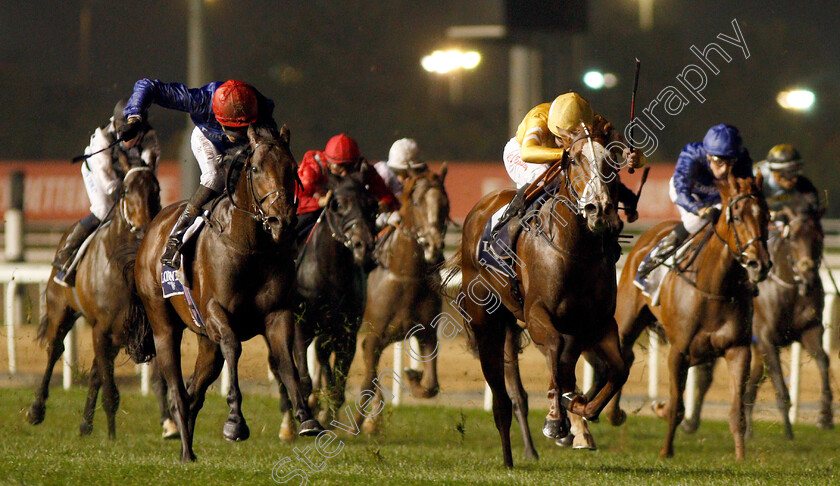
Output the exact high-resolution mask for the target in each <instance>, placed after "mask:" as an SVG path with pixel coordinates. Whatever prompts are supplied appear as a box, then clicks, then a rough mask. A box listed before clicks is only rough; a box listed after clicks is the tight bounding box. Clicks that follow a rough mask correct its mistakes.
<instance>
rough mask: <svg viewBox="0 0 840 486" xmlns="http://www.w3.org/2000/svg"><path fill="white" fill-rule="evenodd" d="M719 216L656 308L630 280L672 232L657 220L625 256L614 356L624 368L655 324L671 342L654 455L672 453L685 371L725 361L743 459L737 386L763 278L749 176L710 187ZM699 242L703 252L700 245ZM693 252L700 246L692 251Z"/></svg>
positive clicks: (763, 237) (669, 278)
mask: <svg viewBox="0 0 840 486" xmlns="http://www.w3.org/2000/svg"><path fill="white" fill-rule="evenodd" d="M716 185H717V187H718V190H719V191H720V195H721V205H722V207H723V208H725V210H724V213H725V216H721V217H720V218H718V221H717V222H716V223H715V224H712V223H710V224H708V225H707V226H706V227H705V228H706V230H705V231H699V232H698V233H696V234H695V236H694V237H693V239H692V244H693V245H694V251H695V253H693V254H690V255H689V256H688V257H687V258H685V259H683V260H682V263H680V264H678V268H677V269H676V271H675V270H674V269H672V270H671V271H670V272H668V273H667V275H666V277H665V279H664V280H663V282H662V290H661V293H660V303H659V305H651V301H650V298H649V297H647V296H645V295H644V294H642V292H641V290H639V289H638V288H637V287H636V286H635V285H633V279H634V277H635V274H636V269H637V268H638V267H639V264H640V263H641V261H642V259H643V258H644V257H645V255H647V253H648V252H649V251H650V249H651V248H653V246H654V245H656V243H657V242H658V241H659V240H660V239H661V238H663V237H664V236H665V235H667V234H668V233H669V232H670V231H671V229H672V228H673V227H674V225H675V223H673V222H664V223H660V224H659V225H657V226H655V227H653V228H652V229H650V230H649V231H647V232H646V233H645V234H644V235H642V237H641V238H640V239H639V242H638V243H637V244H636V246H635V248H633V250H632V251H631V252H630V254H629V255H628V257H627V262H626V263H625V264H624V269H623V270H622V272H621V278H620V279H619V284H618V303H617V306H616V312H615V316H616V321H617V322H618V327H619V333H620V334H621V351H622V355H623V356H624V360H625V363H626V364H627V366H628V367H629V366H630V365H631V364H632V363H633V344H634V343H635V342H636V339H637V338H638V337H639V334H641V332H642V331H643V330H644V329H645V328H646V327H648V326H650V325H652V324H653V323H654V322H655V321H659V322H660V323H662V325H663V326H664V328H665V334H666V335H667V337H668V340H669V341H670V343H671V348H670V351H669V354H668V370H669V372H670V375H671V387H670V401H669V402H668V404H667V405H665V406H664V407H660V413H661V414H664V415H666V416H667V418H668V434H667V437H666V439H665V445H664V447H663V448H662V450H661V452H660V456H662V457H671V456H673V455H674V432H675V431H676V428H677V425H679V423H680V421H682V419H683V415H684V413H685V408H684V406H683V391H684V390H685V380H686V374H687V372H688V368H689V367H690V366H694V365H697V364H700V363H704V362H706V361H709V360H712V359H715V358H717V357H718V356H721V355H723V356H725V357H726V361H727V363H728V365H729V375H730V383H731V390H732V408H731V410H730V413H729V430H730V431H731V432H732V435H733V436H734V438H735V457H736V459H737V460H741V459H743V458H744V387H745V385H746V380H747V374H748V373H749V365H750V330H751V322H752V299H753V293H754V290H755V284H756V283H757V282H759V281H761V280H762V279H764V278H765V277H766V276H767V272H768V270H769V269H770V256H769V254H768V252H767V246H766V241H767V221H768V210H767V204H766V203H765V201H764V197H763V196H762V194H761V192H760V191H759V189H758V188H760V187H761V184H760V183H759V184H758V185H757V186H756V183H755V181H754V180H753V179H752V178H749V179H736V178H734V177H733V176H730V177H729V179H728V180H727V181H718V182H717V183H716ZM703 242H706V244H705V246H702V243H703ZM698 246H702V248H700V249H699V250H698V249H697V247H698ZM620 396H621V395H620V394H618V395H616V396H615V399H614V400H613V401H612V402H611V403H610V406H609V408H608V409H607V418H608V419H609V420H610V422H612V423H613V424H614V425H619V424H621V423H623V422H624V420H625V419H626V414H625V413H624V412H623V411H622V410H621V408H620V406H619V404H618V402H619V399H620Z"/></svg>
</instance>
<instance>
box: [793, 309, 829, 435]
mask: <svg viewBox="0 0 840 486" xmlns="http://www.w3.org/2000/svg"><path fill="white" fill-rule="evenodd" d="M822 335H823V328H822V323H821V322H820V323H818V324H817V325H815V326H811V327H809V328H808V329H806V330H805V331H803V332H802V337H801V338H800V342H801V343H802V347H804V348H805V350H806V351H808V353H809V354H810V355H811V356H813V357H814V361H816V362H817V367H818V368H819V371H820V382H821V384H822V396H821V398H820V404H821V406H820V416H819V419H818V420H817V427H819V428H821V429H831V428H832V427H834V423H833V416H832V412H831V400H832V396H831V378H830V376H829V370H830V368H829V362H828V355H827V354H825V350H823V348H822Z"/></svg>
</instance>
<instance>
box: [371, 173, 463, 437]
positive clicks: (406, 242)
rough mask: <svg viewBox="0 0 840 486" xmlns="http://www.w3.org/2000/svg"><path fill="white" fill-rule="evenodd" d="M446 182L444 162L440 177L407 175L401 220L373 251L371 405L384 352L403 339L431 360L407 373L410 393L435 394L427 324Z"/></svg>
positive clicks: (432, 308)
mask: <svg viewBox="0 0 840 486" xmlns="http://www.w3.org/2000/svg"><path fill="white" fill-rule="evenodd" d="M445 179H446V164H444V165H443V167H442V168H441V173H440V175H438V174H435V173H434V172H432V171H431V170H428V171H424V172H420V173H411V174H410V177H409V178H408V180H407V181H406V183H405V187H404V189H403V194H402V197H401V203H402V206H401V208H400V222H399V224H398V225H397V227H396V229H395V230H394V231H393V233H391V234H390V235H389V236H388V237H387V240H385V242H384V243H383V244H382V245H381V247H380V248H378V249H377V252H378V253H379V255H381V256H380V257H379V258H378V260H379V266H378V267H377V268H375V269H374V270H373V271H372V272H371V273H370V275H369V276H368V284H367V295H368V299H367V306H366V307H365V316H364V323H365V327H366V328H367V329H366V330H367V331H368V332H367V334H365V336H364V338H363V339H362V352H363V357H364V364H365V378H364V380H363V382H362V390H370V391H373V392H374V393H376V394H377V395H376V400H374V402H372V403H376V402H377V401H379V400H382V392H381V390H380V389H379V388H376V387H375V386H374V384H373V381H374V379H375V378H376V368H377V366H378V365H379V358H380V356H381V355H382V351H383V350H384V349H385V347H386V346H388V345H389V344H391V343H395V342H402V341H403V340H404V339H405V337H406V336H407V335H412V336H414V337H416V338H417V341H418V343H419V345H420V349H419V350H417V351H418V354H419V355H420V356H432V358H430V359H429V360H428V361H424V362H423V371H422V373H421V372H418V371H415V370H411V369H407V370H405V374H404V376H405V379H406V381H407V382H408V383H409V385H410V386H411V393H412V394H413V395H414V396H416V397H420V398H431V397H434V396H435V395H437V393H438V381H437V357H436V352H437V347H438V341H437V329H435V328H432V327H429V326H427V324H429V323H431V322H432V321H433V320H434V318H435V316H437V315H438V314H439V313H440V310H441V304H442V297H441V294H440V292H438V289H439V288H440V286H441V280H440V273H439V272H438V267H439V265H440V264H441V263H442V262H443V248H444V241H443V240H444V237H445V236H446V226H447V222H448V221H449V197H448V196H447V194H446V188H445V187H444V180H445ZM418 325H419V327H417V326H418ZM415 327H416V330H415V331H414V332H412V328H415ZM379 418H380V416H379V415H376V416H375V417H374V418H373V419H370V421H366V420H365V417H364V416H363V415H361V413H359V414H358V416H357V421H358V423H359V424H360V425H361V424H366V426H365V430H366V431H368V432H373V431H375V430H376V425H377V422H378V419H379Z"/></svg>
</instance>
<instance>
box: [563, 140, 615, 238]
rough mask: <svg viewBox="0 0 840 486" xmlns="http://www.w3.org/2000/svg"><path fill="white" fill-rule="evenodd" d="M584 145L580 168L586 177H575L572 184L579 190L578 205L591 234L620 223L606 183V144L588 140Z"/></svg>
mask: <svg viewBox="0 0 840 486" xmlns="http://www.w3.org/2000/svg"><path fill="white" fill-rule="evenodd" d="M581 143H583V144H584V147H583V150H582V151H581V158H582V159H583V160H582V164H581V165H582V167H584V168H585V174H581V175H578V176H577V177H575V179H573V180H572V185H573V186H574V187H575V188H576V191H575V193H576V195H579V198H578V201H577V206H578V209H580V211H581V212H582V213H583V217H584V218H585V219H586V223H587V226H588V227H589V229H590V230H591V231H594V232H600V231H603V230H605V229H607V228H609V227H610V226H612V225H614V224H617V221H614V219H615V217H614V216H617V213H616V211H615V205H614V204H613V202H612V200H611V195H610V189H609V187H608V186H607V183H606V182H605V181H604V178H605V177H606V176H607V175H608V172H607V168H608V166H607V164H606V158H607V155H608V152H607V150H606V148H605V147H604V146H603V145H601V144H600V143H598V142H596V141H593V140H592V139H585V140H583V141H581ZM580 189H582V191H580ZM581 192H582V194H581Z"/></svg>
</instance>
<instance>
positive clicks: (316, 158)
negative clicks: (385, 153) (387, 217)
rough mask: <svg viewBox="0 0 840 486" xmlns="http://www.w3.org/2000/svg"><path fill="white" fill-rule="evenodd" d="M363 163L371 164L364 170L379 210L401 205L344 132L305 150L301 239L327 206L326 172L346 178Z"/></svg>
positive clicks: (300, 172) (300, 194) (300, 193)
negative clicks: (318, 145)
mask: <svg viewBox="0 0 840 486" xmlns="http://www.w3.org/2000/svg"><path fill="white" fill-rule="evenodd" d="M363 166H368V167H366V169H367V170H365V171H364V173H365V176H366V180H365V185H366V186H367V187H368V189H369V190H370V192H371V193H372V194H373V196H374V197H376V199H377V200H378V201H379V211H380V212H387V211H395V210H396V209H398V208H399V202H398V201H397V198H396V196H394V193H393V192H391V190H390V189H388V186H387V185H386V184H385V181H383V180H382V177H380V175H379V174H378V173H377V172H376V170H375V169H374V168H373V167H372V166H370V164H369V163H368V161H367V160H366V159H364V158H363V157H362V155H361V152H360V151H359V145H358V144H357V143H356V141H355V140H353V139H352V138H350V137H348V136H347V135H345V134H343V133H342V134H340V135H336V136H334V137H332V138H331V139H330V140H329V141H328V142H327V146H326V147H325V148H324V150H323V151H321V150H310V151H308V152H306V153H305V154H304V155H303V160H302V161H301V163H300V167H298V176H299V177H300V181H301V184H302V187H301V188H299V189H298V199H299V201H300V202H299V203H298V209H297V216H298V225H297V230H298V238H299V239H302V238H306V236H307V235H308V234H309V231H310V230H311V229H312V228H313V226H314V225H315V222H316V221H317V220H318V217H319V216H320V215H321V212H322V211H323V209H324V207H325V206H326V205H327V187H326V185H327V179H328V177H327V174H328V173H331V174H332V175H334V176H336V177H345V176H347V175H348V174H352V173H354V172H358V171H359V170H361V169H362V167H363Z"/></svg>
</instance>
